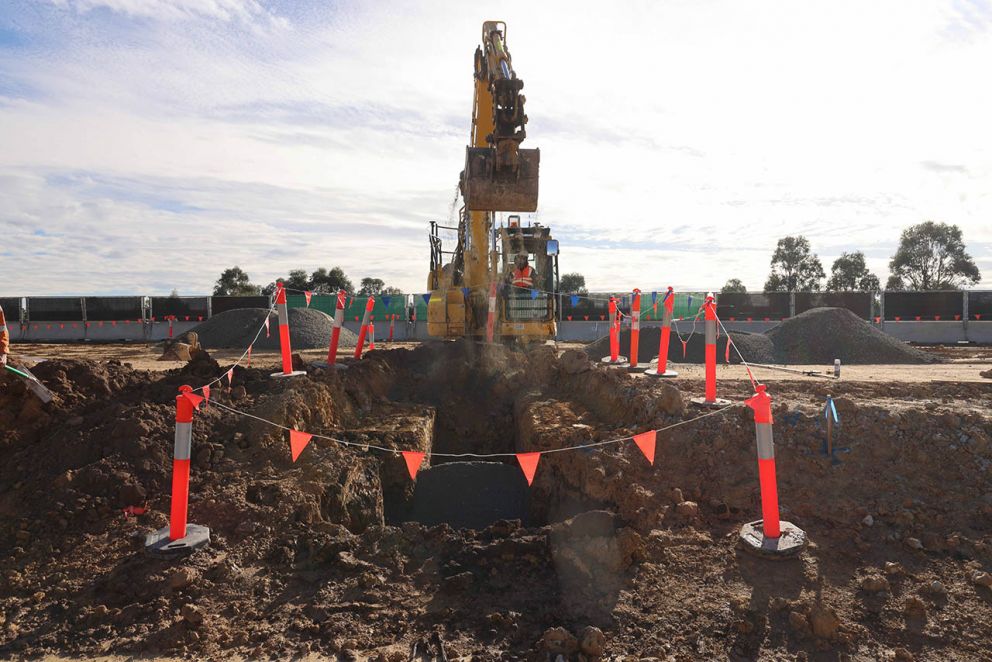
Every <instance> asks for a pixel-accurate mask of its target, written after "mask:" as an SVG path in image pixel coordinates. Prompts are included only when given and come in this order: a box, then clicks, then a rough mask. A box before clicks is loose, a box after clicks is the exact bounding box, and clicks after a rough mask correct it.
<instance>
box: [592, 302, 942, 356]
mask: <svg viewBox="0 0 992 662" xmlns="http://www.w3.org/2000/svg"><path fill="white" fill-rule="evenodd" d="M686 328H691V327H686ZM730 335H731V338H732V339H733V342H734V344H736V345H737V349H738V350H740V353H741V355H742V356H743V357H744V360H745V361H748V362H749V363H783V364H796V365H801V364H816V363H825V364H832V363H833V362H834V359H840V360H841V362H842V363H845V364H873V363H897V364H904V363H939V362H940V361H941V359H940V357H939V356H937V355H935V354H931V353H929V352H925V351H923V350H920V349H916V348H914V347H910V346H909V345H908V344H906V343H904V342H902V341H901V340H897V339H895V338H893V337H892V336H890V335H888V334H886V333H883V332H882V331H879V330H878V329H876V328H875V327H873V326H871V325H870V324H868V323H867V322H865V321H864V320H862V319H861V318H859V317H858V316H857V315H855V314H854V313H852V312H851V311H849V310H847V309H846V308H813V309H812V310H808V311H806V312H804V313H802V314H800V315H796V316H795V317H792V318H790V319H787V320H785V321H784V322H782V323H781V324H779V325H777V326H775V327H774V328H772V329H769V330H768V331H767V332H766V333H747V332H745V331H736V330H735V331H731V333H730ZM660 336H661V328H660V327H656V326H651V327H647V328H642V329H641V333H640V341H639V349H638V354H639V355H640V356H639V361H640V362H641V363H647V362H649V361H651V360H652V359H654V358H655V357H656V356H658V341H659V338H660ZM682 337H683V338H685V339H686V340H687V341H688V342H687V343H686V347H685V355H684V356H683V347H682V343H681V341H680V340H679V337H678V335H677V334H676V333H675V329H674V328H673V329H672V333H671V338H670V340H669V344H668V360H669V361H670V362H674V363H705V361H706V339H705V336H704V335H703V322H702V321H700V322H697V324H696V332H695V333H692V332H691V331H688V332H687V331H686V330H685V328H683V333H682ZM726 342H727V339H726V335H725V334H724V333H723V330H722V329H720V330H719V331H718V338H717V361H718V362H720V363H723V362H724V360H725V358H726ZM629 351H630V330H629V329H625V330H623V331H621V333H620V354H621V355H623V356H626V354H627V353H628V352H629ZM586 352H587V353H588V354H589V356H590V357H591V358H593V359H594V360H598V359H600V358H602V357H604V356H609V354H610V338H609V336H608V335H607V336H604V337H602V338H600V339H599V340H596V341H595V342H592V343H590V344H589V345H587V346H586ZM730 362H731V363H740V358H739V357H738V355H737V352H736V351H734V349H733V347H731V349H730Z"/></svg>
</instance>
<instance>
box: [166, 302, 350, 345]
mask: <svg viewBox="0 0 992 662" xmlns="http://www.w3.org/2000/svg"><path fill="white" fill-rule="evenodd" d="M265 314H266V310H265V309H264V308H238V309H236V310H228V311H227V312H223V313H221V314H219V315H215V316H213V317H211V318H210V319H209V320H207V321H206V322H203V323H202V324H197V325H196V326H195V327H194V328H193V329H192V330H193V331H195V332H196V333H197V335H198V336H199V338H198V339H199V342H200V345H201V346H203V347H205V348H206V349H243V348H245V347H247V346H248V343H250V342H251V341H252V339H253V338H254V337H255V332H256V331H258V329H259V327H261V326H262V323H263V322H264V320H265ZM333 328H334V320H333V318H331V317H330V316H328V315H325V314H324V313H322V312H320V311H319V310H313V309H310V308H290V309H289V341H290V344H292V346H293V349H294V350H296V349H321V348H326V347H327V345H328V343H329V342H330V340H331V331H332V330H333ZM269 330H270V335H269V337H268V338H266V337H265V330H264V329H263V330H262V333H261V334H260V335H259V337H258V340H257V341H255V344H254V348H255V349H279V318H278V317H277V316H276V315H275V313H273V314H272V316H271V317H270V319H269ZM184 335H185V334H184ZM179 340H180V341H185V340H184V337H183V336H180V338H179ZM338 343H339V346H340V347H354V346H355V345H356V344H357V343H358V337H357V336H356V335H355V334H354V333H352V332H351V331H349V330H348V329H345V328H342V329H341V338H340V340H339V341H338Z"/></svg>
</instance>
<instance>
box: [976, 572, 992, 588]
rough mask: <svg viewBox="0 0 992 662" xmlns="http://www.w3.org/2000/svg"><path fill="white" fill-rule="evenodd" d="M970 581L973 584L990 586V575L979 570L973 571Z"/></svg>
mask: <svg viewBox="0 0 992 662" xmlns="http://www.w3.org/2000/svg"><path fill="white" fill-rule="evenodd" d="M971 583H972V584H974V585H975V586H984V587H986V588H992V575H990V574H989V573H987V572H983V571H981V570H979V571H977V572H975V573H974V574H973V575H972V576H971Z"/></svg>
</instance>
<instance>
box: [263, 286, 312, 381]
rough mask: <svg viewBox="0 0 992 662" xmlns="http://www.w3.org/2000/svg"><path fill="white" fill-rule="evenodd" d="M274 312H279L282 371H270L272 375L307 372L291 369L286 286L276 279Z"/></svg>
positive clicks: (303, 373)
mask: <svg viewBox="0 0 992 662" xmlns="http://www.w3.org/2000/svg"><path fill="white" fill-rule="evenodd" d="M276 312H277V313H278V314H279V351H280V352H281V353H282V372H274V373H272V376H273V377H295V376H297V375H305V374H307V373H306V371H305V370H293V347H292V346H291V345H290V343H289V309H288V307H287V306H286V288H285V287H283V284H282V281H281V280H278V281H276Z"/></svg>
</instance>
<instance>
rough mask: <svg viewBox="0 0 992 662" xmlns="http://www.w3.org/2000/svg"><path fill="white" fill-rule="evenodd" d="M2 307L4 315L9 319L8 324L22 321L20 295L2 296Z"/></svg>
mask: <svg viewBox="0 0 992 662" xmlns="http://www.w3.org/2000/svg"><path fill="white" fill-rule="evenodd" d="M0 308H3V316H4V317H5V318H6V319H7V324H13V323H15V322H19V321H20V319H21V299H20V297H0Z"/></svg>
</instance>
